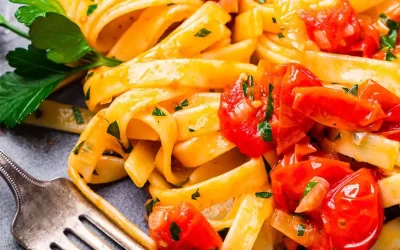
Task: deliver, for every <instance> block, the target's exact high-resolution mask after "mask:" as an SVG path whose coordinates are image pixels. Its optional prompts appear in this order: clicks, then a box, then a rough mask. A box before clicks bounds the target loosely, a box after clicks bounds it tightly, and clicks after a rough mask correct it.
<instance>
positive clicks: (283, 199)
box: [271, 157, 353, 212]
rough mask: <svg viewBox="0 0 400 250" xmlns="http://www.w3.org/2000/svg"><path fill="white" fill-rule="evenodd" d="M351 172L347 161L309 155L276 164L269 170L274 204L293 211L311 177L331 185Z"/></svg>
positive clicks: (287, 210)
mask: <svg viewBox="0 0 400 250" xmlns="http://www.w3.org/2000/svg"><path fill="white" fill-rule="evenodd" d="M351 173H353V171H352V170H351V169H350V164H349V163H346V162H342V161H338V160H332V159H325V158H320V157H310V159H309V160H307V161H301V162H298V163H295V164H292V165H288V166H282V165H278V166H277V167H275V168H274V169H273V170H272V172H271V180H272V191H273V193H274V196H273V197H274V201H275V205H276V207H277V208H279V209H282V210H284V211H286V212H293V211H294V210H295V209H296V207H297V205H298V202H299V201H300V199H301V197H302V195H303V192H304V190H305V188H306V186H307V184H308V182H309V181H310V180H311V179H312V178H313V177H315V176H318V177H321V178H324V179H325V180H327V181H328V182H329V184H331V185H333V184H335V183H336V182H338V181H340V180H342V179H343V178H344V177H345V176H347V175H349V174H351Z"/></svg>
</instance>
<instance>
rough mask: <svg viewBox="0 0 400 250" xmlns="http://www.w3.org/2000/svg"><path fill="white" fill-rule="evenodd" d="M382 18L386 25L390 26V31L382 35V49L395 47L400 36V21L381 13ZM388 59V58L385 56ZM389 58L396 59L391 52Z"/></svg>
mask: <svg viewBox="0 0 400 250" xmlns="http://www.w3.org/2000/svg"><path fill="white" fill-rule="evenodd" d="M379 17H380V19H381V20H382V21H383V22H385V23H386V26H387V27H388V28H389V32H388V34H387V35H385V36H382V37H381V42H380V48H381V49H388V50H389V49H394V48H395V47H396V41H397V36H398V30H399V28H400V23H398V22H396V21H394V20H392V19H389V18H387V16H386V15H385V14H380V15H379ZM385 59H386V58H385ZM388 59H389V60H387V59H386V60H387V61H391V60H394V59H393V57H391V56H390V54H389V58H388Z"/></svg>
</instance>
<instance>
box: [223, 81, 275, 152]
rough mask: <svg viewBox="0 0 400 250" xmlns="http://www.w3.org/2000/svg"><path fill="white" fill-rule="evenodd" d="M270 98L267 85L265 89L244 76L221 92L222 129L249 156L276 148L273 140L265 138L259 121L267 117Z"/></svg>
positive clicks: (228, 138) (225, 135)
mask: <svg viewBox="0 0 400 250" xmlns="http://www.w3.org/2000/svg"><path fill="white" fill-rule="evenodd" d="M244 91H246V93H245V92H244ZM267 98H268V86H267V88H266V89H265V88H263V86H261V85H259V84H256V83H254V82H253V83H250V82H249V81H244V80H242V79H239V80H238V81H237V82H236V84H234V85H233V86H227V88H226V90H225V91H224V93H222V95H221V103H220V107H219V110H218V117H219V120H220V129H221V133H222V135H224V137H225V138H226V139H227V140H229V141H230V142H232V143H234V144H236V146H238V148H239V150H240V152H242V153H244V154H246V155H248V156H250V157H259V156H261V155H262V154H264V153H266V152H267V151H269V150H272V149H273V144H272V142H266V141H264V140H263V138H262V136H261V134H260V132H259V131H258V125H259V124H260V123H261V122H263V121H264V120H265V117H266V108H267V106H266V105H267Z"/></svg>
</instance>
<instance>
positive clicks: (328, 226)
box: [321, 168, 383, 250]
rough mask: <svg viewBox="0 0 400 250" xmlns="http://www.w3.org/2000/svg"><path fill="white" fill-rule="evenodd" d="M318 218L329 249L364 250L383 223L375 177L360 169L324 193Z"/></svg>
mask: <svg viewBox="0 0 400 250" xmlns="http://www.w3.org/2000/svg"><path fill="white" fill-rule="evenodd" d="M321 218H322V220H323V223H324V229H325V232H326V233H327V235H328V237H329V241H330V244H331V247H332V248H335V249H352V250H367V249H370V248H371V247H372V245H373V244H374V243H375V241H376V239H377V237H378V235H379V233H380V231H381V229H382V225H383V206H382V201H381V197H380V191H379V187H378V184H377V182H376V177H375V176H374V175H373V172H372V171H371V170H369V169H365V168H363V169H360V170H358V171H357V172H355V173H353V174H351V175H349V176H347V177H346V178H344V179H343V180H342V181H340V182H338V183H337V184H336V185H335V186H334V187H333V188H332V189H331V191H330V192H329V193H328V194H327V196H326V198H325V202H324V204H323V205H322V207H321Z"/></svg>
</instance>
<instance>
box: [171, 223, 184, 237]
mask: <svg viewBox="0 0 400 250" xmlns="http://www.w3.org/2000/svg"><path fill="white" fill-rule="evenodd" d="M169 231H170V232H171V238H172V239H173V240H174V241H179V240H180V235H181V231H182V230H181V229H180V228H179V226H178V224H176V223H175V222H172V223H171V226H170V227H169Z"/></svg>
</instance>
